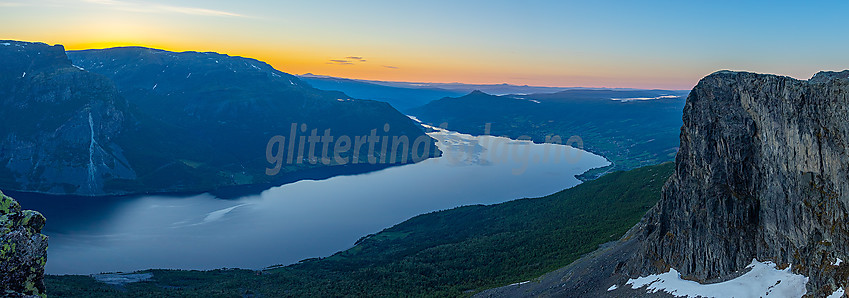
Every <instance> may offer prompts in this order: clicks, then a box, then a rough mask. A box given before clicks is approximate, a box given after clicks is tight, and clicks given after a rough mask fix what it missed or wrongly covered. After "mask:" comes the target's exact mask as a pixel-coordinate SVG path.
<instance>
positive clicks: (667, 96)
mask: <svg viewBox="0 0 849 298" xmlns="http://www.w3.org/2000/svg"><path fill="white" fill-rule="evenodd" d="M669 98H681V96H678V95H661V96H658V97H631V98H611V99H610V100H615V101H621V102H629V101H638V100H639V101H642V100H655V99H669Z"/></svg>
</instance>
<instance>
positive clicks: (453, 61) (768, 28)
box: [0, 0, 849, 89]
mask: <svg viewBox="0 0 849 298" xmlns="http://www.w3.org/2000/svg"><path fill="white" fill-rule="evenodd" d="M847 15H849V1H847V0H839V1H783V0H773V1H742V0H738V1H725V0H714V1H652V0H647V1H605V0H598V1H586V0H583V1H571V0H559V1H538V0H526V1H501V0H489V1H462V0H453V1H443V0H428V1H403V0H395V1H321V0H312V1H303V0H301V1H286V0H255V1H254V0H239V1H232V0H171V1H161V0H154V1H138V0H65V1H59V0H0V39H13V40H23V41H39V42H45V43H48V44H62V45H64V46H65V47H66V49H69V50H79V49H89V48H107V47H115V46H131V45H132V46H146V47H153V48H160V49H165V50H171V51H203V52H206V51H211V52H219V53H226V54H229V55H235V56H244V57H251V58H256V59H259V60H263V61H266V62H268V63H269V64H271V65H273V66H274V67H275V68H277V69H279V70H281V71H284V72H287V73H292V74H304V73H313V74H320V75H330V76H338V77H347V78H357V79H372V80H388V81H411V82H461V83H475V84H485V83H510V84H519V85H525V84H527V85H538V86H559V87H577V86H583V87H626V88H660V89H690V88H692V87H693V86H694V85H695V84H696V83H697V82H698V80H699V79H700V78H702V77H704V76H705V75H708V74H710V73H712V72H714V71H716V70H722V69H731V70H747V71H755V72H762V73H774V74H781V75H788V76H792V77H795V78H799V79H808V78H810V77H811V76H812V75H813V74H814V73H816V72H817V71H819V70H843V69H849V55H847V53H849V38H847V37H849V21H846V16H847Z"/></svg>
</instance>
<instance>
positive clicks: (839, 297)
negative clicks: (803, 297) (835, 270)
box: [828, 288, 846, 298]
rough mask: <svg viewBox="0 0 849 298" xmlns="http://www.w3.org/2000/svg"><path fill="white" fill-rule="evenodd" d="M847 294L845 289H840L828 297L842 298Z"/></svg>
mask: <svg viewBox="0 0 849 298" xmlns="http://www.w3.org/2000/svg"><path fill="white" fill-rule="evenodd" d="M845 293H846V291H844V290H843V288H839V289H837V291H834V293H831V295H828V298H841V297H843V294H845Z"/></svg>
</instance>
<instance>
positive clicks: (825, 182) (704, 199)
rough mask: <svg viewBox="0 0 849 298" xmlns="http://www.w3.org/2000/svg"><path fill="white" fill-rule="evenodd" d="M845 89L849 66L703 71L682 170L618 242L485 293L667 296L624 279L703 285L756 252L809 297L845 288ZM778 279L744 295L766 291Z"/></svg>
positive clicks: (734, 270) (687, 116) (735, 271)
mask: <svg viewBox="0 0 849 298" xmlns="http://www.w3.org/2000/svg"><path fill="white" fill-rule="evenodd" d="M847 94H849V71H843V72H840V73H834V72H821V73H819V74H817V75H816V76H814V77H813V78H812V79H810V80H808V81H800V80H796V79H793V78H789V77H780V76H775V75H761V74H753V73H745V72H730V71H721V72H717V73H714V74H711V75H709V76H707V77H705V78H704V79H702V80H701V81H700V82H699V84H698V85H697V86H696V87H695V88H694V89H693V91H692V92H691V93H690V96H689V97H688V98H687V105H686V107H685V109H684V126H683V127H682V129H681V135H680V136H681V150H680V151H679V153H678V155H677V157H676V160H675V166H676V168H675V172H674V174H673V175H672V177H671V178H670V179H669V181H668V182H667V183H666V185H665V186H664V189H663V192H662V197H661V199H660V201H659V202H658V204H657V205H656V206H655V207H654V208H652V209H651V210H650V211H649V212H648V213H647V214H646V216H645V217H644V218H643V220H642V221H641V222H640V224H638V225H636V226H634V227H633V228H632V229H631V230H630V231H629V232H628V233H627V234H626V236H625V237H623V238H622V239H621V240H620V241H619V243H618V244H617V245H615V246H613V247H610V248H607V249H603V250H599V251H597V252H596V253H594V254H592V255H590V256H588V257H585V258H583V259H581V260H579V261H577V262H575V263H573V264H572V265H570V266H567V267H565V268H562V269H560V270H557V271H555V272H552V273H549V274H547V275H545V276H543V277H542V278H540V279H539V280H537V281H536V282H534V283H531V284H528V285H525V286H521V287H516V286H513V287H505V288H499V289H493V290H491V291H487V292H486V293H484V295H483V296H532V295H555V296H556V295H566V296H570V295H571V296H600V295H604V296H612V297H635V296H657V295H661V296H670V295H669V294H665V293H664V292H660V293H647V292H646V289H645V288H639V287H638V288H639V289H631V287H630V286H626V282H631V281H633V280H631V278H636V277H639V276H647V275H652V274H658V273H663V272H667V271H670V270H672V269H674V270H676V271H677V272H679V273H680V274H681V278H683V279H686V280H690V281H698V282H701V283H716V282H722V281H727V280H737V279H736V278H738V277H740V276H741V275H743V274H745V273H746V272H747V271H748V270H750V268H751V267H749V265H750V264H756V263H755V262H753V260H756V261H758V262H761V263H764V262H771V263H774V264H776V265H777V266H776V269H784V268H786V270H787V271H785V272H784V273H781V274H796V275H797V276H798V277H800V279H797V282H798V281H799V280H802V282H801V284H800V285H798V286H799V287H801V288H802V290H803V291H807V295H808V296H810V297H825V296H827V295H831V294H834V293H838V294H840V293H842V292H843V291H842V290H840V289H846V288H847V285H849V264H847V263H845V262H844V260H849V255H847V252H849V231H847V228H849V227H847V216H849V214H847V212H849V197H847V196H849V162H847V161H849V155H847V146H846V144H847V140H849V122H847V118H849V109H847V106H849V96H847ZM754 267H757V266H754ZM773 272H779V271H778V270H773ZM652 276H653V277H652V278H657V277H658V275H652ZM676 278H677V277H676ZM805 279H807V283H806V285H805V282H804V281H805ZM656 283H657V284H660V283H661V282H660V281H658V282H656ZM778 284H779V283H776V284H774V285H767V286H769V287H768V288H761V289H760V290H762V292H752V290H750V291H749V293H748V294H746V293H738V294H739V295H741V296H747V297H748V296H752V297H758V296H764V295H767V294H768V293H770V292H773V290H775V289H776V288H777V286H778ZM692 285H693V284H692V283H691V286H692ZM744 286H747V287H749V288H754V287H755V285H754V284H744ZM696 288H699V287H694V289H696ZM714 288H715V287H714ZM701 289H703V288H701ZM691 290H692V289H691ZM675 294H681V292H678V293H675ZM773 294H778V295H790V293H788V292H784V293H780V292H779V293H773ZM841 295H842V294H841Z"/></svg>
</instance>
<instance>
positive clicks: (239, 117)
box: [0, 41, 439, 195]
mask: <svg viewBox="0 0 849 298" xmlns="http://www.w3.org/2000/svg"><path fill="white" fill-rule="evenodd" d="M71 56H72V57H74V60H75V62H74V64H76V66H75V65H73V64H72V63H71V61H70V60H69V59H68V57H67V56H66V54H65V52H64V49H63V48H62V47H61V46H53V47H51V46H48V45H45V44H36V43H25V42H14V41H8V42H2V43H0V61H2V62H3V63H0V65H1V66H0V67H2V69H0V107H3V109H2V110H0V117H2V119H4V120H5V121H8V123H10V125H6V126H3V127H0V142H2V143H0V145H2V148H3V150H2V151H1V152H0V186H3V187H5V188H7V189H11V190H21V191H36V192H45V193H56V194H80V195H109V194H126V193H142V192H167V191H209V190H214V189H218V188H221V187H227V186H240V185H268V184H279V183H282V182H291V181H294V180H298V179H303V178H310V177H327V176H332V175H334V173H358V172H363V171H368V170H374V169H377V168H381V167H386V166H390V165H392V164H397V163H398V162H401V163H403V162H414V161H417V160H421V159H423V158H428V157H430V156H434V155H438V154H439V152H438V150H436V149H435V144H433V141H432V139H431V138H429V137H427V135H425V134H424V132H423V131H422V129H421V128H420V127H419V126H418V125H416V124H414V123H413V122H412V121H410V119H408V118H407V117H406V116H404V115H403V114H401V113H399V112H397V111H396V110H395V109H393V108H392V107H391V106H389V105H388V104H386V103H382V102H376V101H369V100H354V99H350V98H349V97H348V96H346V95H345V94H343V93H339V92H328V91H322V90H317V89H314V88H312V87H310V86H309V85H307V84H304V83H302V82H300V81H299V80H298V79H297V78H295V77H294V76H291V75H288V74H285V73H282V72H280V71H277V70H275V69H273V68H271V66H269V65H267V64H265V63H262V62H259V61H256V60H253V59H247V58H241V57H230V56H227V55H221V54H215V53H195V52H187V53H172V52H167V51H160V50H154V49H146V48H116V49H106V50H92V51H82V52H75V53H72V54H71ZM293 130H294V136H295V137H292V136H293ZM328 130H329V131H328ZM325 132H326V133H327V135H326V136H325ZM313 133H315V136H312V134H313ZM371 134H373V135H374V136H373V137H369V138H368V140H373V141H375V142H374V144H372V143H368V142H366V145H364V146H362V148H359V147H357V146H356V144H353V143H354V142H355V140H356V139H357V138H358V137H359V138H361V139H362V141H363V142H365V140H366V139H367V138H366V137H368V136H370V135H371ZM275 136H280V137H275ZM343 136H346V137H348V138H349V139H347V141H342V137H343ZM395 137H399V138H401V137H406V138H407V139H409V142H410V143H412V142H413V140H417V139H422V140H426V141H427V142H425V145H422V146H428V144H427V143H429V145H430V146H431V147H430V150H428V153H427V154H421V153H422V150H419V152H420V153H419V154H418V155H416V156H413V155H414V153H415V152H411V151H413V150H408V151H404V150H400V149H399V150H393V148H394V146H393V147H390V148H387V149H386V150H382V146H381V145H383V143H387V142H389V141H391V140H393V138H395ZM300 138H304V139H305V140H304V141H302V142H304V143H305V144H304V145H301V143H300V142H297V141H301V139H300ZM330 138H332V139H330ZM287 140H288V141H289V142H288V143H287V142H286V141H287ZM307 141H308V142H307ZM324 141H327V142H324ZM340 142H341V144H340ZM296 145H297V146H296ZM334 145H342V146H339V147H337V146H334ZM346 146H347V147H346ZM374 148H376V149H374ZM269 149H270V150H269ZM395 151H397V154H395V155H393V154H391V153H392V152H395ZM337 154H338V157H339V158H338V159H337V158H336V157H337ZM390 156H394V157H395V159H391V157H390ZM286 157H288V158H286Z"/></svg>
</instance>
